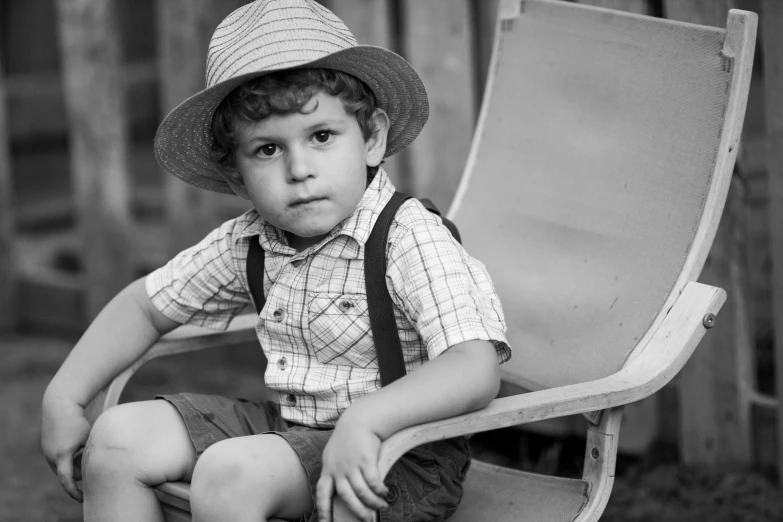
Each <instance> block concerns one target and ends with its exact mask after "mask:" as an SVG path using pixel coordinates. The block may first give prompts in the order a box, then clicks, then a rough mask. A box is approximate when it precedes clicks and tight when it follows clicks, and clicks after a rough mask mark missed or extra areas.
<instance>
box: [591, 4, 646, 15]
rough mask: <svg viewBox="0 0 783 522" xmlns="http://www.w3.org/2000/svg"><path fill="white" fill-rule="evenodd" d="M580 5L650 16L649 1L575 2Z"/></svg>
mask: <svg viewBox="0 0 783 522" xmlns="http://www.w3.org/2000/svg"><path fill="white" fill-rule="evenodd" d="M577 2H578V3H580V4H585V5H592V6H595V7H605V8H607V9H616V10H618V11H628V12H629V13H638V14H644V15H650V14H652V7H651V5H650V2H649V0H577Z"/></svg>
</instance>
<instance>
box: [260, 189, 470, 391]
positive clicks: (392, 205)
mask: <svg viewBox="0 0 783 522" xmlns="http://www.w3.org/2000/svg"><path fill="white" fill-rule="evenodd" d="M408 198H410V196H407V195H405V194H403V193H401V192H395V193H394V195H393V196H392V198H391V199H390V200H389V202H388V203H387V204H386V206H385V207H384V208H383V210H382V211H381V213H380V215H379V216H378V220H377V221H376V222H375V225H374V226H373V229H372V231H371V232H370V237H369V238H368V239H367V243H365V246H364V280H365V288H366V289H367V309H368V312H369V315H370V328H371V329H372V337H373V341H374V342H375V351H376V353H377V356H378V368H379V371H380V374H381V384H382V385H383V386H386V385H387V384H389V383H392V382H394V381H396V380H397V379H399V378H400V377H402V376H404V375H405V361H404V360H403V357H402V345H401V344H400V334H399V332H398V331H397V322H396V320H395V319H394V303H392V300H391V296H390V295H389V289H388V287H387V286H386V242H387V238H388V236H389V229H390V228H391V224H392V221H394V216H395V215H396V214H397V210H398V209H399V208H400V206H401V205H402V204H403V203H404V202H405V200H407V199H408ZM420 201H421V202H422V204H423V205H424V206H425V207H426V208H427V210H429V211H430V212H433V213H435V214H438V215H440V212H438V210H437V209H436V208H435V206H434V205H433V204H432V202H430V201H429V200H427V199H422V200H420ZM442 219H443V224H444V225H446V227H447V228H448V229H449V231H451V234H452V235H453V236H454V238H455V239H456V240H457V241H460V236H459V232H458V231H457V228H456V227H455V226H454V223H452V222H451V221H449V220H447V219H445V218H442ZM247 282H248V286H249V287H250V294H251V297H252V298H253V303H254V304H255V307H256V311H257V312H258V313H259V314H260V313H261V310H262V309H263V308H264V303H265V302H266V299H265V298H264V250H263V249H262V248H261V245H260V244H259V242H258V236H254V237H252V238H250V249H249V250H248V253H247Z"/></svg>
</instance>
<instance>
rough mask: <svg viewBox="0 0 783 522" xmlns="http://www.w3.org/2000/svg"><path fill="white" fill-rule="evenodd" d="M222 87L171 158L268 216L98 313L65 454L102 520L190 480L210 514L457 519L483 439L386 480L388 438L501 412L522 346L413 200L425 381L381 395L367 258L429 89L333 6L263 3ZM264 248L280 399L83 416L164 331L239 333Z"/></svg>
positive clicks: (162, 132)
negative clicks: (506, 372) (495, 401)
mask: <svg viewBox="0 0 783 522" xmlns="http://www.w3.org/2000/svg"><path fill="white" fill-rule="evenodd" d="M207 85H208V86H207V88H206V89H205V90H203V91H202V92H200V93H198V94H197V95H195V96H193V97H191V98H189V99H188V100H186V101H185V102H183V104H181V105H180V106H179V107H177V108H176V109H175V110H174V111H172V112H171V114H169V116H167V118H166V119H165V120H164V122H163V123H162V124H161V126H160V128H159V129H158V134H157V136H156V141H155V148H156V155H157V158H158V160H159V162H160V163H161V164H162V165H163V166H164V167H165V168H166V169H167V170H169V171H170V172H171V173H173V174H174V175H176V176H179V177H180V178H182V179H184V180H185V181H188V182H190V183H192V184H194V185H197V186H199V187H202V188H205V189H208V190H215V191H219V192H233V193H235V194H237V195H239V196H241V197H244V198H246V199H248V200H250V201H251V202H252V204H253V207H254V209H253V210H251V211H249V212H247V213H245V214H243V215H242V216H240V217H239V218H236V219H233V220H230V221H228V222H227V223H225V224H224V225H222V226H221V227H220V228H218V229H216V230H215V231H213V232H212V233H211V234H209V235H208V236H207V237H206V238H205V239H204V240H203V241H202V242H201V243H199V244H198V245H196V246H194V247H192V248H190V249H187V250H185V251H184V252H182V253H180V254H179V255H177V256H176V257H175V258H174V259H172V260H171V261H170V262H169V263H168V264H167V265H166V266H164V267H162V268H160V269H158V270H157V271H155V272H153V273H152V274H150V275H149V276H147V277H146V278H145V279H142V280H139V281H136V282H135V283H132V284H131V285H129V286H128V287H127V288H126V289H125V290H123V291H122V292H121V293H120V294H119V295H118V296H117V297H116V298H115V299H114V300H112V302H110V303H109V304H108V305H107V306H106V308H105V309H104V310H103V311H102V312H101V313H100V314H99V315H98V317H97V318H96V319H95V321H94V322H93V324H92V325H90V327H89V328H88V329H87V331H86V332H85V334H84V336H83V337H82V339H80V341H79V342H78V343H77V345H76V346H75V347H74V349H73V351H72V352H71V354H70V355H69V357H68V359H67V360H66V361H65V362H64V363H63V366H62V368H61V369H60V370H59V371H58V373H57V375H56V376H55V377H54V379H53V380H52V382H51V384H50V385H49V387H48V388H47V391H46V394H45V396H44V402H43V430H42V447H43V449H44V453H45V455H46V457H47V460H48V461H49V462H50V464H51V465H52V467H53V469H55V470H56V472H57V474H58V477H59V478H60V481H61V483H62V484H63V487H64V488H65V489H66V490H67V491H68V493H69V494H71V495H72V496H73V497H74V498H76V499H80V500H81V499H82V498H83V500H84V514H85V520H86V521H88V522H89V521H95V520H102V521H103V520H113V521H121V520H134V521H136V520H162V515H161V511H160V507H159V505H158V502H157V499H156V497H155V495H154V492H153V490H152V487H154V486H155V485H158V484H161V483H163V482H167V481H177V480H186V481H189V482H191V509H192V512H193V518H194V520H196V521H205V520H231V521H235V522H236V521H244V520H248V521H251V520H252V521H259V520H267V519H270V518H284V519H289V520H300V519H301V520H316V518H317V519H318V520H320V521H324V522H326V521H329V520H331V518H332V512H331V507H332V502H333V501H334V502H335V504H336V505H337V504H340V505H341V506H342V507H343V508H344V509H345V508H347V510H348V511H349V512H350V513H351V514H352V516H353V517H355V519H357V520H373V519H374V516H375V514H376V512H378V513H379V514H380V520H389V521H392V520H394V521H401V520H445V519H446V518H448V517H449V516H450V515H451V514H452V513H453V512H454V511H455V510H456V507H457V505H458V503H459V500H460V497H461V493H462V489H461V483H462V480H464V477H465V473H466V471H467V467H468V465H469V459H470V455H469V451H468V448H467V442H466V440H465V438H457V439H451V440H447V441H441V442H437V443H432V444H426V445H424V446H421V447H420V448H416V449H415V450H413V451H411V452H409V453H408V454H406V455H405V456H404V457H403V458H401V459H400V460H399V461H398V462H397V463H396V464H395V465H394V467H393V468H392V469H391V470H390V472H389V474H388V476H387V477H385V480H384V477H380V476H379V474H378V470H377V458H378V452H379V448H380V443H381V441H382V440H384V439H385V438H387V437H389V436H390V435H391V434H393V433H395V432H397V431H399V430H401V429H403V428H405V427H408V426H411V425H414V424H420V423H422V422H426V421H431V420H435V419H440V418H445V417H450V416H453V415H457V414H461V413H464V412H467V411H471V410H475V409H478V408H481V407H483V406H485V405H486V404H487V403H488V402H489V401H490V400H491V399H492V398H494V396H495V394H496V393H497V390H498V386H499V373H498V361H500V362H503V361H505V360H507V359H508V357H510V349H509V347H508V345H507V344H506V341H505V338H504V333H503V332H504V330H505V325H504V322H503V316H502V311H501V308H500V304H499V302H498V299H497V296H496V294H495V292H494V289H493V288H492V284H491V282H490V280H489V277H488V275H487V274H486V271H485V269H484V267H483V265H481V264H480V263H479V262H477V261H475V260H474V259H473V258H471V257H469V256H468V255H467V254H466V253H465V251H464V250H463V249H462V248H461V247H460V246H459V245H458V243H457V242H456V241H454V239H453V238H452V237H451V235H450V234H449V232H448V230H447V229H446V228H445V227H444V226H443V225H442V224H441V222H440V220H439V219H438V218H436V217H434V216H433V215H431V214H430V213H429V212H427V211H426V210H425V209H423V207H422V206H421V205H420V204H419V203H418V202H416V201H415V200H409V201H407V202H406V203H404V204H403V206H402V207H401V208H400V209H399V211H398V212H397V214H396V216H395V218H394V222H393V224H392V226H391V229H390V231H389V236H388V243H387V247H386V257H387V265H388V266H387V272H386V281H387V286H388V287H389V293H390V294H391V296H392V300H393V302H394V305H395V320H396V323H397V327H398V330H399V333H400V339H401V341H402V345H403V353H404V359H405V363H406V369H407V375H406V376H404V377H402V378H400V379H398V380H397V381H394V382H393V383H391V384H389V385H388V386H385V387H383V388H381V386H380V380H379V370H378V362H377V358H376V355H375V346H374V343H373V339H372V336H371V332H370V325H369V318H368V315H367V295H366V291H365V289H364V267H363V256H364V251H363V248H364V243H365V241H366V240H367V237H368V235H369V233H370V231H371V230H372V226H373V224H374V222H375V221H376V219H377V217H378V214H379V213H380V211H381V210H382V209H383V206H384V205H385V204H386V202H387V201H388V200H389V199H390V198H391V195H392V194H393V192H394V187H393V186H392V185H391V183H390V181H389V179H388V177H387V176H386V174H385V172H384V171H383V169H382V168H380V163H381V161H382V160H383V158H384V157H385V156H388V155H390V154H393V153H395V152H397V151H399V150H400V149H402V148H403V147H405V146H406V145H407V144H408V143H410V142H411V141H412V140H413V139H414V138H415V136H416V135H417V134H418V132H419V131H420V129H421V128H422V126H423V124H424V122H425V121H426V118H427V99H426V93H425V91H424V87H423V85H422V83H421V80H420V79H419V78H418V76H417V75H416V73H415V72H414V71H413V70H412V68H411V67H410V65H409V64H408V63H407V62H405V60H403V59H402V58H401V57H399V56H397V55H396V54H394V53H391V52H389V51H386V50H384V49H380V48H376V47H369V46H359V45H357V44H356V41H355V39H354V38H353V36H352V35H351V33H350V32H349V31H348V29H347V28H346V27H345V26H344V24H343V23H342V22H341V21H340V20H339V19H338V18H336V17H335V16H334V15H333V14H332V13H331V12H329V11H328V10H326V9H325V8H323V7H321V6H320V5H319V4H317V3H315V2H314V1H310V0H257V1H256V2H253V3H251V4H248V5H247V6H245V7H242V8H240V9H239V10H237V11H235V12H234V13H232V14H231V15H230V16H229V17H228V18H226V20H224V21H223V22H222V23H221V25H220V26H219V27H218V28H217V30H216V31H215V34H214V35H213V37H212V41H211V44H210V50H209V55H208V63H207ZM251 241H257V242H259V244H260V246H261V247H262V248H263V250H264V252H265V263H264V266H263V272H264V274H263V286H264V293H265V296H266V303H265V305H264V307H263V309H262V310H261V312H260V314H259V319H258V325H257V328H256V331H257V333H258V338H259V341H260V344H261V346H262V348H263V349H264V353H265V354H266V356H267V359H268V361H269V364H268V366H267V370H266V373H265V381H266V384H267V386H268V387H269V388H270V389H272V390H274V391H277V392H278V394H279V397H280V404H279V406H278V405H276V404H272V403H253V402H249V401H244V400H231V399H227V398H224V397H217V396H205V395H195V394H176V395H170V396H164V397H160V398H158V399H160V400H154V401H148V402H140V403H130V404H123V405H120V406H117V407H116V408H113V409H111V410H109V411H107V412H106V413H104V414H103V415H102V416H101V417H100V418H99V419H98V421H97V422H96V423H95V425H94V426H93V427H92V428H91V427H90V425H89V423H88V422H87V420H86V419H85V417H84V411H83V408H84V407H85V406H86V405H87V404H88V403H89V401H90V400H91V399H92V398H93V397H94V396H95V394H96V393H97V392H98V390H99V389H101V388H102V387H104V386H105V385H106V384H107V383H108V382H109V381H110V379H111V378H113V377H114V376H115V375H117V374H118V373H119V372H120V371H121V370H122V369H124V368H125V367H127V366H128V365H129V364H130V363H131V362H132V361H134V360H136V359H137V358H138V357H139V356H140V355H142V354H143V353H144V351H145V350H146V349H147V348H149V346H150V345H151V344H152V343H154V342H155V340H156V339H157V338H158V337H159V336H160V335H161V334H163V333H165V332H168V331H170V330H172V329H173V328H175V327H177V326H179V325H180V324H185V323H189V324H198V325H203V326H210V327H213V328H218V329H220V328H225V327H226V326H227V325H228V323H229V322H230V320H231V319H232V318H233V317H234V316H235V315H236V314H237V313H239V312H240V311H241V310H242V309H243V308H244V307H245V306H246V305H247V304H248V303H249V302H250V297H249V295H248V283H247V278H246V275H245V262H246V259H247V252H248V249H249V245H250V243H251ZM109 339H112V343H111V345H110V346H107V341H108V340H109ZM425 362H426V364H424V363H425ZM88 437H89V439H88ZM85 444H86V446H85ZM82 446H85V450H84V456H83V461H82V468H83V470H84V471H83V473H84V479H83V483H82V490H83V492H82V491H81V490H80V489H79V488H77V486H76V483H75V480H76V479H77V478H78V477H76V476H75V474H74V466H73V457H74V454H76V453H77V451H78V450H79V448H80V447H82Z"/></svg>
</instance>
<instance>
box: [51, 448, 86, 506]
mask: <svg viewBox="0 0 783 522" xmlns="http://www.w3.org/2000/svg"><path fill="white" fill-rule="evenodd" d="M57 478H59V479H60V484H62V486H63V489H65V492H66V493H68V494H69V495H70V496H71V498H73V499H74V500H76V501H78V502H81V501H82V492H81V491H80V490H79V488H78V487H76V481H74V480H73V456H72V455H71V454H68V455H66V456H65V457H64V458H61V459H60V460H58V461H57Z"/></svg>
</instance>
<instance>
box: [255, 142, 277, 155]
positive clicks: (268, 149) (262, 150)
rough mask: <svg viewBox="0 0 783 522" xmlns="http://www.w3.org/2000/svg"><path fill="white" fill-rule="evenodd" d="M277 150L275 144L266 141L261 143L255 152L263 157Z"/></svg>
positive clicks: (273, 153)
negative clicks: (263, 143) (264, 143)
mask: <svg viewBox="0 0 783 522" xmlns="http://www.w3.org/2000/svg"><path fill="white" fill-rule="evenodd" d="M277 150H278V147H277V145H274V144H272V143H268V144H266V145H261V146H260V147H259V148H258V150H257V151H256V154H257V155H259V156H263V157H271V156H274V155H275V154H276V153H277Z"/></svg>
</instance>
